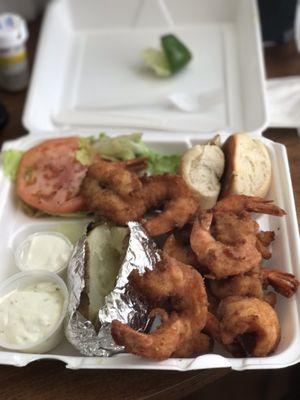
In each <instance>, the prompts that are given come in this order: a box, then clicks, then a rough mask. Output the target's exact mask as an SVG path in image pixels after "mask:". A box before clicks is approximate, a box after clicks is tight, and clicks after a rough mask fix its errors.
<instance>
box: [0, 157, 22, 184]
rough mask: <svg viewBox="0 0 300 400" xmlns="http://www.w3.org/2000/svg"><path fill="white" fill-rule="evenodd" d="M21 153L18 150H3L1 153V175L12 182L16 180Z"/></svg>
mask: <svg viewBox="0 0 300 400" xmlns="http://www.w3.org/2000/svg"><path fill="white" fill-rule="evenodd" d="M23 153H24V152H23V151H20V150H5V151H3V152H2V159H3V173H4V175H5V176H7V177H9V178H10V179H11V180H12V181H15V180H16V178H17V171H18V166H19V162H20V160H21V158H22V155H23Z"/></svg>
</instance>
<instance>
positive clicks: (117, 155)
mask: <svg viewBox="0 0 300 400" xmlns="http://www.w3.org/2000/svg"><path fill="white" fill-rule="evenodd" d="M92 146H93V148H94V149H95V151H96V152H97V153H99V154H100V155H101V156H102V157H106V158H109V159H111V160H131V159H133V158H136V157H147V158H148V169H147V172H148V173H149V174H162V173H164V172H172V173H175V172H176V171H177V170H178V167H179V163H180V158H181V157H180V155H179V154H173V155H163V154H160V153H158V152H156V151H154V150H152V149H150V148H149V147H148V146H147V145H146V144H145V143H144V142H143V141H142V134H141V133H133V134H131V135H124V136H116V137H113V138H111V137H109V136H107V135H106V134H104V133H101V134H100V136H99V139H97V140H95V141H94V143H93V145H92Z"/></svg>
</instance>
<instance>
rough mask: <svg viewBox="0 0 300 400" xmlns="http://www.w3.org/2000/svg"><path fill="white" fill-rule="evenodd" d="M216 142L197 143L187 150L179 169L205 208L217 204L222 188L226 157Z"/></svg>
mask: <svg viewBox="0 0 300 400" xmlns="http://www.w3.org/2000/svg"><path fill="white" fill-rule="evenodd" d="M214 143H215V142H211V143H209V144H206V145H196V146H194V147H192V148H191V149H189V150H188V151H186V152H185V153H184V155H183V156H182V159H181V165H180V170H179V171H180V173H181V175H182V177H183V179H184V180H185V182H186V183H187V185H188V186H189V187H190V188H191V189H192V190H193V192H194V194H195V195H196V196H197V197H198V199H199V202H200V206H201V207H202V208H203V209H208V208H211V207H213V206H214V205H215V204H216V201H217V199H218V196H219V193H220V189H221V185H220V179H221V176H222V174H223V171H224V165H225V159H224V154H223V151H222V149H221V148H220V147H219V146H218V145H216V144H214Z"/></svg>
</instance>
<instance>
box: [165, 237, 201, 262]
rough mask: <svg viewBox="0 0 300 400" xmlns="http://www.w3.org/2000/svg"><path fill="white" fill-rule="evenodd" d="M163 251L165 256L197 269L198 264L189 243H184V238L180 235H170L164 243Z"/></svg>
mask: <svg viewBox="0 0 300 400" xmlns="http://www.w3.org/2000/svg"><path fill="white" fill-rule="evenodd" d="M163 250H164V253H165V254H168V255H169V256H170V257H173V258H176V260H178V261H180V262H182V263H183V264H187V265H192V266H193V267H197V266H198V264H199V263H198V261H197V257H196V256H195V254H194V252H193V250H192V249H191V247H190V244H189V241H188V242H187V243H185V241H184V238H183V237H182V236H180V235H175V234H172V235H170V236H169V237H168V238H167V239H166V241H165V244H164V247H163Z"/></svg>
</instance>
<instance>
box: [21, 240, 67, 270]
mask: <svg viewBox="0 0 300 400" xmlns="http://www.w3.org/2000/svg"><path fill="white" fill-rule="evenodd" d="M71 253H72V245H71V244H70V242H69V241H68V239H66V238H65V237H64V236H63V235H61V234H57V233H55V232H39V233H36V234H34V235H31V236H29V237H28V238H27V239H26V240H25V241H24V242H23V243H22V244H21V246H20V248H18V250H17V264H18V266H19V268H20V269H21V270H22V271H28V270H35V269H42V270H47V271H50V272H57V271H59V270H60V269H62V268H64V267H66V265H67V262H68V260H69V258H70V256H71Z"/></svg>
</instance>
